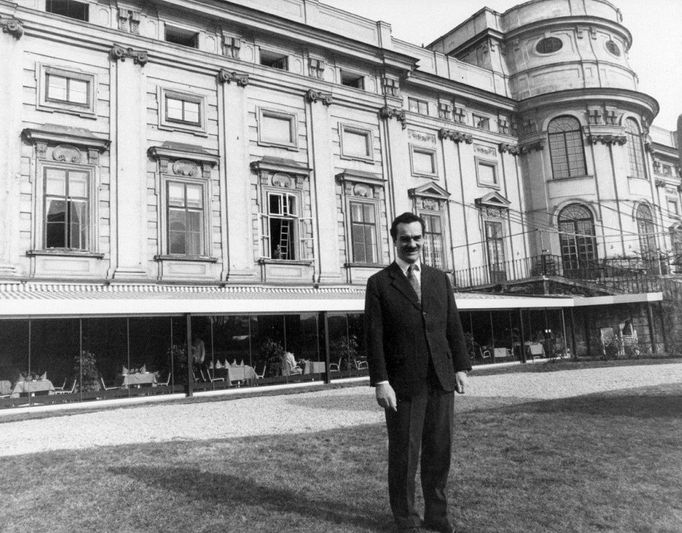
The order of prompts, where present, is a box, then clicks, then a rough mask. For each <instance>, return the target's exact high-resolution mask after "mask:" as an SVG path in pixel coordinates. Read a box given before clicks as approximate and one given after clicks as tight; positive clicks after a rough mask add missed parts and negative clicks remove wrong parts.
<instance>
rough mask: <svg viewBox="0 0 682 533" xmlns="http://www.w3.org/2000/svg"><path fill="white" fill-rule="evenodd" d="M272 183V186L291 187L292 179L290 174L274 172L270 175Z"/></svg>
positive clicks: (292, 184)
mask: <svg viewBox="0 0 682 533" xmlns="http://www.w3.org/2000/svg"><path fill="white" fill-rule="evenodd" d="M272 185H273V187H282V188H284V189H293V188H294V181H293V180H292V179H291V176H289V175H287V174H284V173H282V172H276V173H275V174H273V175H272Z"/></svg>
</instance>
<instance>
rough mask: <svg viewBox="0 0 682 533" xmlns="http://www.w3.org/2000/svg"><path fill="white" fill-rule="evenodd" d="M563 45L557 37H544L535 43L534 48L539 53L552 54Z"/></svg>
mask: <svg viewBox="0 0 682 533" xmlns="http://www.w3.org/2000/svg"><path fill="white" fill-rule="evenodd" d="M563 46H564V43H563V42H561V39H559V38H558V37H546V38H544V39H542V40H540V41H539V42H538V44H537V45H535V50H536V51H537V52H538V53H540V54H552V53H554V52H558V51H559V50H561V48H562V47H563Z"/></svg>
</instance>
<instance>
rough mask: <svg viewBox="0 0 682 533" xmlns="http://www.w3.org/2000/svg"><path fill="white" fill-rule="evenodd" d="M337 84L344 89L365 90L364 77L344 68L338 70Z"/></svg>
mask: <svg viewBox="0 0 682 533" xmlns="http://www.w3.org/2000/svg"><path fill="white" fill-rule="evenodd" d="M339 83H340V84H341V85H343V86H344V87H352V88H354V89H359V90H361V91H364V90H365V75H364V74H361V73H359V72H355V71H352V70H346V69H345V68H339Z"/></svg>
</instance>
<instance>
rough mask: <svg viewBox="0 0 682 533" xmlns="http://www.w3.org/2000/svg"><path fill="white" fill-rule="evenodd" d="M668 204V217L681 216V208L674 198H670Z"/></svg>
mask: <svg viewBox="0 0 682 533" xmlns="http://www.w3.org/2000/svg"><path fill="white" fill-rule="evenodd" d="M667 203H668V216H674V217H676V216H679V214H680V207H679V204H678V202H677V200H676V199H674V198H668V199H667Z"/></svg>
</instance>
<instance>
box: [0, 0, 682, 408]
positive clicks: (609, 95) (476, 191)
mask: <svg viewBox="0 0 682 533" xmlns="http://www.w3.org/2000/svg"><path fill="white" fill-rule="evenodd" d="M0 28H2V32H1V33H0V123H1V124H3V128H2V129H0V184H1V187H0V213H1V216H0V276H1V277H2V279H1V280H0V301H1V302H2V311H0V313H2V317H1V318H2V332H0V337H2V338H3V340H4V341H5V342H3V343H2V348H0V350H1V351H0V383H3V382H4V383H5V391H4V392H5V393H4V394H0V396H4V398H3V399H0V402H2V401H4V402H5V404H6V405H16V404H17V403H19V402H23V403H25V402H26V398H28V400H29V403H33V402H36V401H38V402H40V401H42V402H45V401H57V398H59V399H69V398H71V397H73V398H75V399H88V398H100V397H102V396H103V390H104V389H105V388H108V386H107V384H106V381H109V382H110V383H112V382H114V381H116V382H118V384H117V386H116V388H115V389H113V392H111V395H113V396H130V395H134V394H138V393H140V391H144V393H145V394H151V393H161V392H172V391H174V390H182V389H183V388H184V390H185V391H186V392H189V393H191V392H192V391H193V390H204V389H207V388H209V389H215V388H216V387H223V386H225V387H227V386H229V385H230V383H231V382H232V384H233V385H234V384H242V383H243V382H250V381H249V379H248V377H242V379H234V376H235V374H234V373H233V375H232V376H230V374H229V372H227V373H226V375H225V376H224V378H223V379H224V381H218V380H219V378H218V376H217V374H219V372H218V370H221V371H222V370H223V369H225V367H226V366H231V365H230V364H229V363H230V362H233V363H237V360H239V363H242V364H241V365H239V364H238V363H237V365H236V366H243V367H249V368H252V369H254V374H258V377H257V378H256V377H254V379H258V380H260V379H263V380H264V381H263V383H266V382H268V380H270V382H273V383H274V382H277V381H282V380H283V381H290V380H293V381H295V380H296V379H301V380H302V379H314V377H315V375H316V374H321V375H322V377H324V378H326V379H327V380H328V379H329V378H330V377H333V373H332V372H331V371H335V372H339V375H344V373H345V375H354V374H362V373H363V370H364V368H363V366H364V365H363V358H362V340H361V339H362V331H361V329H362V328H361V313H362V305H363V291H364V283H365V281H366V279H367V278H368V277H369V276H370V275H371V274H372V273H374V272H376V271H377V269H379V268H381V267H382V265H385V264H387V263H389V262H390V261H391V260H392V258H393V248H392V243H391V239H390V235H389V232H388V228H389V225H390V221H391V219H392V218H393V217H394V216H396V215H397V214H399V213H401V212H404V211H414V212H416V213H419V214H420V215H421V216H422V217H424V219H425V220H426V223H427V228H426V234H425V241H426V242H425V247H424V258H425V261H426V262H427V263H428V264H431V265H433V266H436V267H439V268H441V269H443V270H446V271H448V272H451V273H452V276H453V283H454V285H455V287H456V290H457V291H458V294H457V299H458V302H459V305H460V308H461V309H462V310H463V311H464V312H465V313H467V316H466V317H465V320H464V322H465V329H466V330H467V333H468V334H469V336H470V341H471V349H472V354H473V355H474V357H475V358H477V359H481V360H486V359H487V358H490V359H493V358H495V357H497V358H500V359H511V358H515V359H521V360H525V359H526V358H527V357H528V356H533V355H543V354H544V355H546V356H551V355H556V354H566V353H567V352H568V351H572V352H574V353H577V354H579V355H589V354H597V353H602V352H604V353H606V348H607V347H608V346H609V345H610V344H617V343H619V344H618V346H617V351H618V352H620V353H624V351H625V349H626V348H627V346H626V345H627V344H628V342H629V343H630V345H633V343H634V344H635V345H637V347H638V348H637V349H638V350H639V349H641V350H643V351H653V352H656V351H664V350H665V337H664V331H663V329H664V328H662V327H661V326H662V324H661V317H660V316H659V308H658V307H657V305H658V304H657V303H656V302H660V301H661V299H662V295H661V292H660V287H659V286H658V285H657V281H656V280H658V279H660V277H661V276H663V275H666V274H671V273H673V272H674V268H675V266H674V261H671V258H674V257H675V256H676V255H677V254H678V253H682V233H681V230H680V224H679V221H680V219H679V215H680V209H681V208H682V206H681V204H680V201H681V200H680V183H681V182H680V171H679V159H678V152H677V148H676V142H675V138H674V134H673V133H672V132H668V131H664V130H661V129H658V128H656V127H654V126H652V122H653V120H654V118H655V117H656V115H657V113H658V104H657V102H656V100H655V99H654V98H653V97H651V96H649V95H646V94H643V93H641V92H639V91H638V89H637V76H636V74H635V72H633V70H632V69H631V68H630V66H629V64H628V50H629V48H630V46H631V45H632V37H631V34H630V33H629V31H628V30H627V28H626V27H625V26H623V24H622V15H621V13H620V11H619V10H618V9H617V7H616V6H615V5H614V4H612V3H610V2H608V1H606V0H581V1H577V0H533V1H530V2H526V3H524V4H521V5H519V6H516V7H513V8H511V9H509V10H508V11H506V12H505V13H497V12H494V11H492V10H489V9H483V10H481V11H479V12H478V13H476V14H474V15H473V16H472V17H471V18H469V19H468V20H466V21H464V22H462V23H461V24H460V25H458V26H457V27H455V28H454V29H453V30H452V31H451V32H449V33H447V34H446V35H444V36H442V37H440V38H438V39H437V40H435V41H434V42H433V43H431V44H430V45H429V46H426V47H424V46H416V45H413V44H410V43H407V42H404V41H400V40H398V39H395V38H393V37H392V35H391V27H390V25H389V24H387V23H385V22H381V21H379V22H376V21H372V20H367V19H364V18H361V17H358V16H356V15H354V14H352V13H348V12H345V11H341V10H339V9H336V8H333V7H330V6H327V5H325V4H323V3H321V2H319V1H318V0H280V1H267V0H235V1H230V2H227V1H219V0H213V1H170V0H168V1H167V0H159V1H157V2H154V3H149V2H136V1H135V0H130V1H125V2H123V1H115V2H109V1H106V2H104V1H96V0H93V1H76V0H17V1H16V2H10V1H6V0H0ZM192 331H194V333H197V332H198V333H199V336H200V337H201V338H202V339H203V341H204V343H205V345H206V348H207V353H208V359H210V363H206V364H205V365H204V367H203V368H201V367H197V366H196V365H195V366H194V368H192V366H193V365H192V364H188V362H187V361H188V356H187V354H188V353H189V352H190V351H191V347H190V338H191V337H192ZM609 331H610V333H609ZM633 339H634V340H633ZM626 341H627V342H626ZM282 349H286V350H287V351H291V352H294V353H295V356H296V357H297V358H300V359H305V360H307V361H308V362H309V363H310V364H309V365H308V366H306V365H305V364H303V365H301V369H302V371H303V372H305V373H304V374H302V375H301V376H299V377H298V378H292V377H291V376H288V375H287V374H288V373H289V372H286V371H285V372H282V369H281V368H275V367H276V366H277V364H276V360H277V359H276V358H277V357H278V356H279V355H280V354H281V353H280V352H281V351H282ZM614 353H615V352H614ZM208 359H207V360H208ZM88 361H89V362H90V363H92V366H94V367H95V368H96V369H95V370H92V369H91V370H89V371H87V372H86V366H87V365H88V364H89V363H88ZM313 362H314V363H318V366H315V365H313V364H312V363H313ZM320 363H322V364H321V365H320ZM133 368H134V369H136V370H137V373H136V374H138V377H139V379H140V380H141V383H144V380H145V379H147V378H145V377H144V376H143V375H144V374H152V373H153V372H145V371H148V370H152V371H154V372H155V373H153V376H152V377H149V382H150V383H149V384H151V385H153V387H151V388H142V387H139V388H138V387H134V386H131V383H130V381H131V380H129V379H128V378H126V371H130V370H131V369H133ZM311 369H312V370H311ZM327 370H329V372H327ZM212 373H213V376H212V375H211V374H212ZM131 374H132V372H131ZM282 374H283V375H282ZM36 375H38V377H41V376H43V377H44V379H43V381H47V380H48V378H49V381H50V385H49V386H46V388H47V389H48V390H47V391H44V390H41V385H36V390H35V391H32V390H31V386H30V385H29V384H28V383H27V382H29V381H30V379H31V378H35V377H36ZM261 376H262V378H261ZM305 376H310V377H308V378H306V377H305ZM318 377H319V376H318ZM86 380H90V381H91V382H88V383H86ZM22 381H23V382H24V383H25V384H24V385H21V386H20V384H21V383H22ZM35 381H40V380H39V379H38V380H35ZM62 381H63V382H64V385H62ZM132 382H133V383H134V380H132ZM176 384H177V389H176ZM60 386H62V387H63V388H65V389H66V390H64V391H60V390H59V388H60ZM50 387H54V388H56V389H57V390H52V389H51V388H50ZM150 391H151V392H150ZM2 392H3V391H2V388H0V393H2ZM34 392H35V394H34ZM39 392H43V393H44V392H47V395H46V396H41V395H40V394H38V393H39ZM53 392H54V393H55V394H52V393H53ZM61 392H65V393H67V394H60V393H61ZM104 392H108V391H104ZM60 401H61V400H60Z"/></svg>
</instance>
